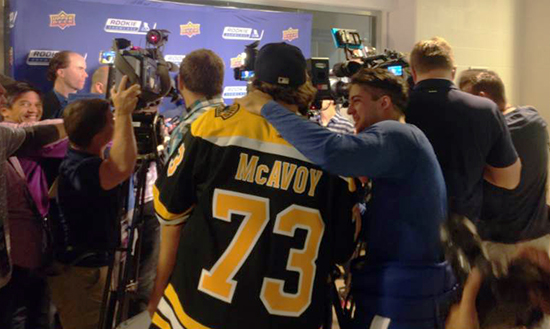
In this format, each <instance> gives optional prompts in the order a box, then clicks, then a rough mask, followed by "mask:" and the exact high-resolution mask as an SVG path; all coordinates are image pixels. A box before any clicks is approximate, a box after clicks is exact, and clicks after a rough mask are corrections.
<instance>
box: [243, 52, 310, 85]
mask: <svg viewBox="0 0 550 329" xmlns="http://www.w3.org/2000/svg"><path fill="white" fill-rule="evenodd" d="M254 76H255V77H256V79H258V80H260V81H263V82H267V83H271V84H274V85H280V86H290V87H298V86H301V85H303V84H304V83H305V82H306V59H305V58H304V55H303V54H302V51H301V50H300V48H298V47H296V46H293V45H289V44H287V43H284V42H280V43H268V44H267V45H265V46H263V47H262V49H260V51H259V52H258V55H257V56H256V63H255V64H254Z"/></svg>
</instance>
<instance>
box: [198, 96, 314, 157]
mask: <svg viewBox="0 0 550 329" xmlns="http://www.w3.org/2000/svg"><path fill="white" fill-rule="evenodd" d="M219 110H220V109H212V110H209V111H207V112H206V113H205V114H203V115H202V116H201V117H200V118H198V119H197V120H195V122H193V124H192V125H191V134H192V135H193V136H195V137H199V138H201V139H203V140H206V141H208V142H210V143H212V144H215V145H217V146H220V147H227V146H238V147H242V148H246V149H251V150H256V151H260V152H262V153H270V154H274V155H281V156H285V157H289V158H293V159H296V160H300V161H304V162H309V163H311V162H310V161H309V159H307V158H306V157H305V156H304V155H303V154H302V153H300V152H299V151H298V150H297V149H295V148H294V147H293V146H292V145H290V144H289V143H288V142H287V141H285V140H284V139H283V138H282V137H281V135H279V132H278V131H277V130H276V129H275V128H274V127H273V126H271V125H270V124H269V122H268V121H267V120H265V119H264V118H263V117H262V116H260V115H257V114H253V113H250V112H248V111H247V110H246V109H244V108H243V107H241V106H240V105H239V104H234V105H233V106H232V107H231V108H230V109H227V110H226V111H230V112H231V114H232V115H231V116H229V117H223V116H222V115H219V113H218V112H219Z"/></svg>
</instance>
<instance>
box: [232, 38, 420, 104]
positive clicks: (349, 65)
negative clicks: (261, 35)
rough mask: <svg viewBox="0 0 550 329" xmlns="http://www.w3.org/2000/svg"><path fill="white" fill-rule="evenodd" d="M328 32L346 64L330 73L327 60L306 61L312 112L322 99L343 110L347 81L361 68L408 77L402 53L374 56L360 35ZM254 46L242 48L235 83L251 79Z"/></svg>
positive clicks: (388, 51) (346, 96) (346, 97)
mask: <svg viewBox="0 0 550 329" xmlns="http://www.w3.org/2000/svg"><path fill="white" fill-rule="evenodd" d="M331 32H332V36H333V40H334V44H335V46H336V47H337V48H341V49H344V51H345V54H346V61H345V62H342V63H337V64H335V65H334V66H333V68H332V70H330V64H329V59H328V58H326V57H312V58H309V59H307V68H308V73H309V76H310V78H311V83H312V84H313V86H314V87H315V88H316V89H317V95H316V98H315V101H314V103H313V104H312V108H313V109H317V110H318V109H321V104H322V101H323V100H333V101H334V102H335V103H338V104H343V105H344V107H345V106H347V99H348V96H349V78H350V77H351V76H353V75H354V74H355V73H357V72H358V71H359V70H360V69H361V68H363V67H368V68H384V69H387V70H388V71H390V72H392V73H393V74H395V75H397V76H401V77H403V78H405V79H406V78H407V76H408V75H409V74H408V67H409V63H408V62H407V61H406V59H405V55H404V54H402V53H400V52H397V51H394V50H387V49H386V50H384V52H383V53H381V54H377V53H376V49H374V48H370V49H369V48H367V47H365V46H363V42H362V40H361V36H360V35H359V33H358V32H357V31H355V30H347V29H338V28H333V29H332V30H331ZM258 45H259V41H256V42H254V43H252V44H249V45H247V46H246V47H245V51H244V52H243V53H242V54H241V58H242V61H243V62H242V65H241V66H240V67H237V68H235V69H234V76H235V79H236V80H240V81H249V80H250V79H251V78H252V77H253V76H254V61H255V60H256V55H257V53H258V49H257V48H258Z"/></svg>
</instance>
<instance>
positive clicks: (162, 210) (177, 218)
mask: <svg viewBox="0 0 550 329" xmlns="http://www.w3.org/2000/svg"><path fill="white" fill-rule="evenodd" d="M153 205H154V207H155V212H156V213H157V215H158V216H159V217H160V218H161V219H162V220H163V222H171V221H174V222H175V223H176V222H177V223H178V224H179V223H182V222H183V221H184V220H185V219H186V218H187V217H188V215H189V214H190V213H191V211H192V210H193V208H194V206H192V207H190V208H189V209H187V210H186V211H184V212H182V213H181V214H174V213H171V212H169V211H168V209H166V207H165V206H164V204H162V202H161V201H160V192H159V190H158V188H157V186H156V185H153Z"/></svg>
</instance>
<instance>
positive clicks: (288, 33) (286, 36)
mask: <svg viewBox="0 0 550 329" xmlns="http://www.w3.org/2000/svg"><path fill="white" fill-rule="evenodd" d="M299 33H300V30H298V29H293V28H291V27H290V28H289V29H288V30H284V31H283V40H285V41H288V42H291V41H292V40H295V39H298V38H299V37H300V34H299Z"/></svg>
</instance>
